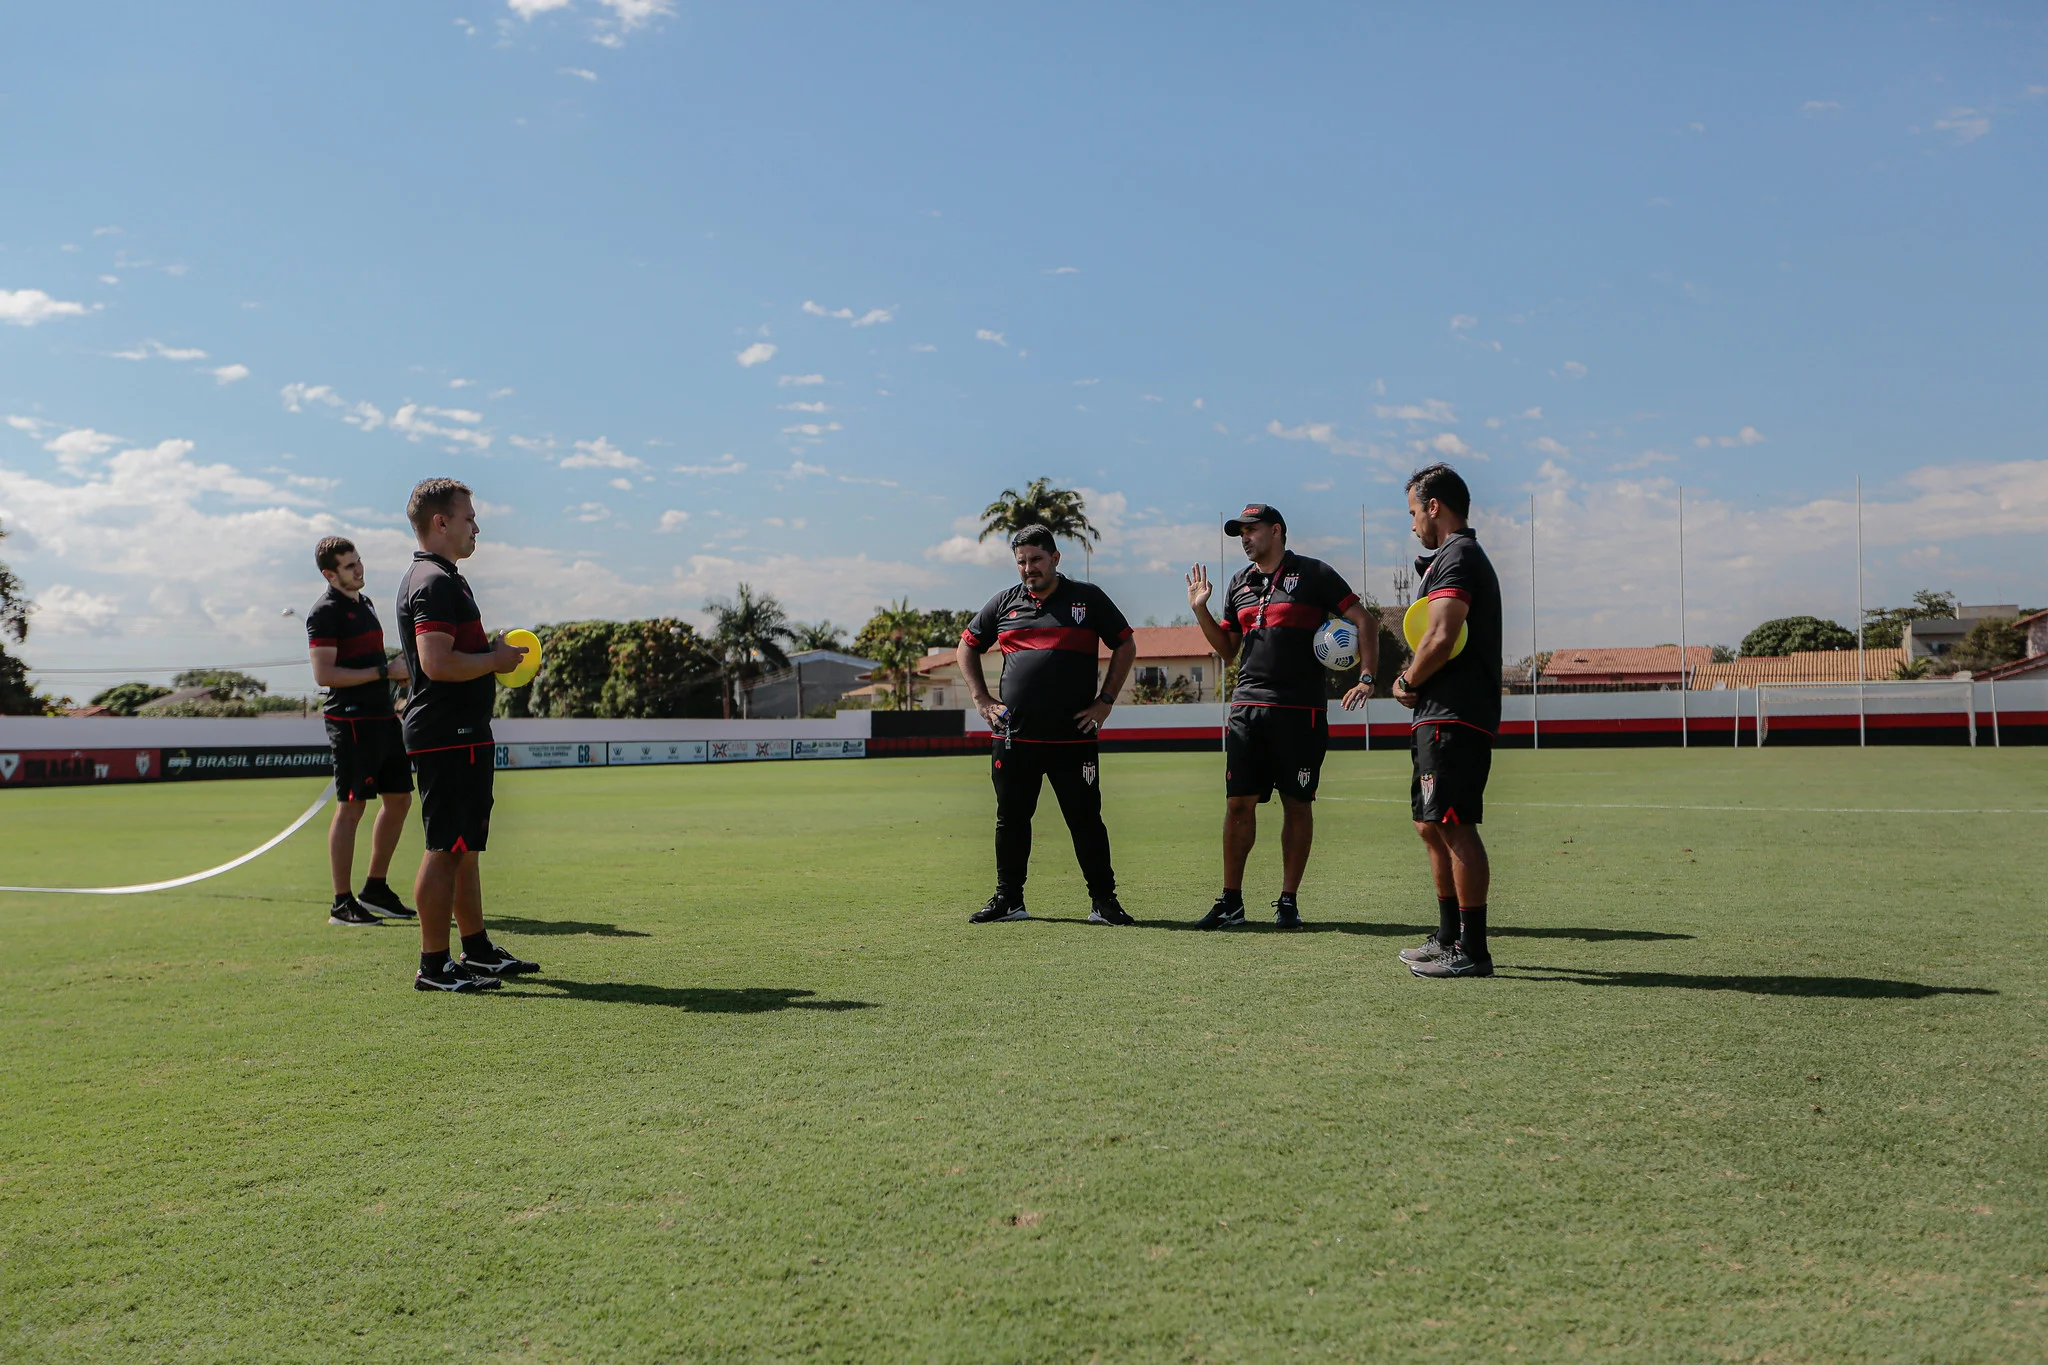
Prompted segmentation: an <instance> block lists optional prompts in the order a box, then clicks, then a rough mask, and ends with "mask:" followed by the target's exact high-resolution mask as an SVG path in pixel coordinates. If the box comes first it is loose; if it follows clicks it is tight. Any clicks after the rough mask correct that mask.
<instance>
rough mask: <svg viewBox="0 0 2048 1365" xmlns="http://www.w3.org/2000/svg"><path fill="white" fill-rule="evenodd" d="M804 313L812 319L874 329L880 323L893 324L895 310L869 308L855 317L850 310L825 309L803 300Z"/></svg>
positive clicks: (822, 306) (817, 304)
mask: <svg viewBox="0 0 2048 1365" xmlns="http://www.w3.org/2000/svg"><path fill="white" fill-rule="evenodd" d="M804 311H805V312H806V313H809V314H810V315H811V316H813V317H820V318H838V319H839V320H840V321H842V322H849V323H851V324H852V325H853V326H855V327H874V326H876V325H878V324H880V323H884V322H894V321H895V320H896V310H895V309H894V308H870V309H868V311H867V312H865V313H862V314H860V315H859V316H857V317H856V316H855V315H854V311H853V310H852V309H851V308H827V307H825V305H824V304H822V303H815V302H813V301H811V300H810V299H805V300H804Z"/></svg>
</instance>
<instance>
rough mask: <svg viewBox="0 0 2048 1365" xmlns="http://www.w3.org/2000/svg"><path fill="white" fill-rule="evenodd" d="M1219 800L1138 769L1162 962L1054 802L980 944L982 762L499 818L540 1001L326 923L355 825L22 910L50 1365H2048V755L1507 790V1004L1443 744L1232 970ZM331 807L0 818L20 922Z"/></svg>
mask: <svg viewBox="0 0 2048 1365" xmlns="http://www.w3.org/2000/svg"><path fill="white" fill-rule="evenodd" d="M1220 776H1221V774H1220V772H1219V771H1218V770H1217V763H1216V760H1215V759H1214V757H1213V756H1211V755H1202V754H1185V755H1111V756H1110V757H1109V758H1108V759H1107V760H1106V761H1105V783H1106V791H1107V794H1108V804H1109V821H1110V829H1111V833H1112V836H1113V837H1114V838H1115V840H1116V846H1117V855H1118V865H1119V870H1120V873H1121V875H1122V878H1123V886H1124V899H1125V903H1126V905H1127V906H1128V907H1129V908H1130V909H1131V911H1132V912H1133V913H1134V914H1136V915H1137V916H1138V917H1139V918H1140V919H1141V920H1145V921H1148V923H1147V924H1146V925H1145V926H1144V927H1141V928H1136V929H1122V930H1118V929H1105V928H1098V927H1091V926H1088V925H1086V924H1084V923H1082V922H1081V921H1082V918H1083V916H1084V915H1085V914H1086V910H1087V903H1086V899H1085V897H1084V895H1083V894H1082V891H1081V887H1080V884H1079V880H1078V877H1077V876H1076V874H1075V872H1074V869H1073V859H1072V854H1071V851H1070V849H1069V848H1068V847H1067V845H1066V839H1065V831H1064V829H1063V827H1062V826H1061V825H1060V824H1059V821H1058V817H1057V813H1056V810H1055V809H1054V808H1053V805H1052V802H1051V798H1050V794H1049V793H1048V796H1047V799H1046V802H1045V804H1044V806H1043V807H1042V808H1041V811H1040V817H1039V832H1040V840H1039V851H1038V859H1037V870H1038V875H1037V876H1036V877H1035V878H1034V880H1033V881H1032V883H1031V904H1032V909H1033V914H1034V915H1035V916H1039V917H1041V918H1039V919H1037V920H1035V921H1034V922H1032V923H1027V924H1008V925H992V926H985V927H970V926H969V925H967V924H966V923H965V916H966V914H967V913H968V912H969V911H970V910H972V909H974V908H975V907H976V906H978V905H979V903H980V902H981V900H982V899H983V897H984V896H986V894H987V892H988V890H989V889H990V883H991V879H992V874H991V871H990V854H989V838H988V831H989V825H990V822H991V819H992V810H993V805H992V798H991V796H990V793H989V790H988V780H987V771H986V767H985V761H983V760H973V759H932V760H893V761H887V762H879V761H877V762H865V763H859V762H842V763H817V764H787V763H785V764H764V765H760V766H737V765H736V766H732V767H722V768H716V769H711V768H703V767H698V768H668V769H660V768H648V769H619V770H609V771H607V770H595V771H588V772H541V773H516V774H504V775H501V776H500V779H499V788H498V790H499V806H498V811H499V817H498V820H497V822H496V828H495V829H494V831H493V841H492V849H491V852H490V853H489V854H488V855H487V857H486V869H487V871H486V891H487V897H488V900H489V905H490V907H491V911H492V914H491V918H492V922H493V925H494V928H495V929H496V931H497V933H498V934H499V936H500V937H501V938H502V939H503V940H504V941H506V942H507V943H509V944H511V945H513V946H514V947H515V948H517V949H518V950H519V951H521V952H523V953H524V954H526V955H527V956H531V957H535V958H538V959H539V960H540V961H541V963H542V965H543V967H544V974H543V975H542V977H541V978H540V979H537V980H531V981H529V982H528V983H526V984H524V985H521V986H517V987H513V988H509V989H507V990H505V991H503V992H501V993H499V994H498V995H495V996H482V997H448V996H427V995H418V994H415V993H414V992H413V991H412V990H411V989H410V976H411V972H412V968H413V965H414V962H415V956H414V954H415V951H416V947H417V943H416V939H415V937H414V935H413V934H412V933H411V932H410V931H409V930H406V929H400V928H389V927H382V928H376V929H366V930H343V929H331V928H328V927H327V925H326V923H325V901H326V872H325V858H324V847H323V842H322V840H321V838H320V837H318V830H319V829H320V828H321V827H322V826H324V817H323V818H322V820H321V821H319V822H317V823H316V825H315V826H314V827H313V828H309V829H308V830H306V831H304V832H302V833H301V834H300V835H298V836H297V837H296V838H294V839H293V840H292V841H290V842H289V843H287V844H286V845H284V846H283V847H281V848H280V849H278V850H277V851H276V852H275V853H273V854H271V855H270V856H268V857H267V858H265V859H262V860H260V861H258V862H256V863H254V864H252V865H250V866H247V867H244V868H242V869H239V870H237V871H235V872H232V873H229V874H227V875H226V876H224V877H222V878H219V879H216V880H214V881H212V882H208V883H204V884H201V885H199V886H195V887H191V888H187V889H184V890H182V891H177V892H172V893H165V894H160V895H153V896H142V897H130V898H112V899H102V898H89V897H54V896H46V897H36V896H22V895H0V1358H4V1359H6V1360H8V1361H60V1360H61V1361H77V1360H170V1359H185V1360H205V1361H228V1360H248V1361H288V1360H308V1361H324V1360H351V1361H355V1360H393V1361H397V1360H419V1359H424V1358H429V1357H431V1358H436V1359H439V1358H448V1359H471V1358H477V1359H500V1360H512V1361H525V1360H533V1361H607V1362H609V1361H672V1360H719V1359H776V1358H793V1357H809V1358H817V1359H825V1360H894V1359H917V1360H926V1359H931V1360H959V1361H1041V1360H1043V1361H1068V1360H1104V1361H1110V1360H1114V1361H1144V1360H1159V1361H1169V1360H1171V1361H1178V1360H1189V1361H1202V1360H1215V1361H1223V1360H1270V1359H1292V1358H1296V1357H1301V1358H1327V1359H1345V1360H1356V1359H1370V1358H1380V1357H1390V1356H1391V1357H1402V1358H1411V1357H1412V1358H1441V1359H1447V1360H1469V1359H1474V1358H1480V1357H1487V1358H1503V1357H1506V1356H1509V1355H1512V1356H1514V1357H1515V1358H1517V1359H1526V1358H1535V1359H1554V1358H1568V1357H1617V1358H1618V1357H1627V1358H1630V1359H1679V1360H1714V1361H1721V1360H1772V1361H1794V1360H1814V1361H1839V1360H1860V1359H1885V1360H1929V1361H1984V1360H2032V1359H2040V1358H2042V1357H2043V1356H2044V1355H2048V1222H2044V1219H2043V1216H2042V1215H2043V1197H2044V1193H2048V1137H2044V1120H2043V1116H2044V1113H2048V1103H2044V1102H2048V1087H2044V1085H2043V1074H2044V1061H2043V1054H2044V1051H2048V1011H2044V1004H2048V1001H2044V989H2043V987H2044V974H2043V965H2044V963H2048V951H2044V950H2048V934H2044V917H2043V914H2042V899H2043V889H2044V886H2048V874H2044V871H2043V869H2044V867H2048V862H2044V858H2043V846H2044V840H2043V834H2044V830H2048V815H2044V814H2043V813H2042V812H2043V811H2044V810H2048V765H2044V763H2043V755H2042V753H2041V752H2040V751H2027V750H2005V751H2001V752H1994V751H1990V750H1976V751H1970V750H1960V749H1889V750H1885V749H1874V750H1870V751H1867V752H1857V751H1854V750H1840V751H1829V750H1803V751H1802V750H1786V751H1768V750H1767V751H1765V752H1763V753H1755V752H1749V751H1745V752H1742V753H1740V754H1730V753H1728V752H1725V751H1718V750H1716V751H1705V752H1698V751H1696V752H1693V753H1689V754H1681V753H1677V752H1672V751H1640V752H1638V751H1616V752H1602V751H1577V752H1554V751H1553V752H1545V753H1542V754H1529V753H1503V754H1502V755H1501V756H1500V758H1499V761H1498V764H1497V766H1496V769H1495V777H1494V782H1493V787H1492V791H1491V794H1490V795H1491V805H1492V809H1491V810H1490V811H1489V816H1490V820H1489V823H1488V824H1487V826H1486V832H1487V836H1488V839H1489V842H1490V843H1491V846H1492V848H1493V852H1494V859H1495V889H1494V895H1493V920H1494V923H1495V926H1496V928H1495V939H1494V954H1495V958H1496V960H1497V962H1498V963H1499V964H1500V967H1501V972H1500V975H1499V976H1497V977H1496V978H1494V979H1492V980H1490V981H1461V982H1425V981H1417V980H1415V979H1413V978H1411V977H1410V976H1409V975H1408V973H1407V972H1406V971H1405V970H1403V969H1402V968H1401V967H1400V965H1399V964H1398V963H1397V962H1396V961H1395V958H1394V953H1395V951H1396V950H1397V949H1399V948H1401V947H1403V946H1406V945H1407V944H1408V943H1410V942H1412V941H1415V940H1416V939H1418V938H1419V937H1420V935H1421V934H1422V933H1423V932H1424V930H1425V928H1426V927H1427V926H1428V925H1429V924H1430V923H1431V922H1432V921H1433V916H1434V902H1433V900H1432V898H1431V894H1430V892H1429V888H1428V885H1427V881H1426V872H1425V868H1424V864H1423V860H1422V856H1421V852H1420V849H1419V846H1418V844H1417V841H1416V839H1415V837H1414V834H1413V831H1412V830H1411V829H1410V827H1409V826H1408V824H1407V822H1406V812H1405V798H1406V792H1407V769H1406V756H1405V755H1404V754H1372V755H1366V754H1358V753H1344V754H1338V755H1335V756H1333V758H1332V760H1331V763H1330V767H1329V771H1328V775H1327V776H1326V779H1325V786H1324V793H1325V796H1326V798H1328V799H1327V800H1326V801H1325V802H1324V803H1322V804H1321V805H1320V806H1319V807H1318V810H1319V818H1320V822H1321V823H1320V827H1319V830H1318V839H1319V843H1318V846H1317V851H1316V856H1315V860H1314V862H1313V864H1312V866H1311V868H1310V874H1309V882H1308V885H1307V886H1306V888H1305V889H1304V895H1303V910H1304V914H1305V915H1306V916H1307V917H1308V918H1309V919H1310V920H1312V921H1313V922H1314V923H1313V925H1312V931H1311V932H1304V933H1299V934H1283V933H1279V932H1276V931H1273V930H1271V929H1270V928H1252V929H1246V930H1242V931H1237V932H1233V933H1228V934H1221V935H1215V934H1201V933H1191V932H1183V931H1180V928H1179V926H1180V925H1182V924H1184V923H1185V922H1186V921H1187V920H1190V919H1192V918H1194V917H1195V916H1196V915H1198V914H1200V913H1201V912H1202V911H1203V910H1204V909H1205V908H1206V907H1207V904H1208V901H1209V898H1210V896H1211V895H1212V894H1213V892H1214V889H1215V886H1216V883H1217V875H1218V874H1217V868H1218V858H1217V849H1216V843H1217V832H1218V826H1219V824H1220V818H1221V798H1220ZM312 791H313V788H312V785H311V784H310V783H304V782H285V781H259V782H228V783H216V784H193V785H189V786H181V787H155V788H128V789H111V790H77V789H74V790H56V791H42V792H20V791H17V792H8V793H4V794H0V881H4V882H28V883H35V884H61V885H93V884H105V883H109V882H128V881H139V880H146V879H152V878H157V877H165V876H171V875H176V874H178V873H182V872H187V871H191V870H195V869H197V868H199V867H204V866H208V865H211V864H212V863H215V862H218V861H221V860H223V859H225V858H227V857H229V856H231V855H233V854H235V853H239V852H241V851H243V850H244V849H247V848H249V847H251V846H253V845H254V844H256V843H258V842H260V841H261V840H262V839H263V838H265V837H267V836H268V835H269V834H271V833H273V832H275V831H276V830H277V829H279V828H280V827H282V826H283V825H284V824H285V823H286V822H287V821H288V820H289V819H290V818H291V817H292V816H293V815H295V814H296V813H297V812H298V811H299V810H301V809H302V808H303V807H304V805H305V803H306V802H307V801H308V800H309V799H310V798H311V796H312ZM1837 807H1849V808H1855V810H1854V812H1853V813H1843V812H1841V811H1838V810H1831V809H1827V808H1837ZM1730 808H1734V809H1730ZM1876 808H1884V810H1885V811H1897V810H1900V809H1904V808H1914V809H1920V810H1930V809H1941V810H1944V811H1946V810H1952V809H1953V810H1963V811H1973V812H1984V811H1997V812H1999V813H1976V814H1949V813H1938V814H1924V813H1923V814H1913V813H1877V812H1876ZM1265 832H1266V835H1267V838H1266V840H1265V842H1264V843H1262V844H1261V846H1260V848H1259V850H1258V852H1257V853H1255V854H1254V860H1253V877H1252V880H1251V884H1250V886H1249V887H1248V889H1247V897H1248V899H1249V900H1251V901H1252V902H1253V903H1254V904H1255V905H1256V906H1260V907H1263V905H1264V904H1265V902H1266V901H1269V900H1270V899H1271V898H1272V896H1273V895H1274V894H1275V892H1276V891H1277V845H1278V829H1277V823H1274V822H1269V823H1268V825H1267V828H1266V831H1265ZM417 848H418V842H417V830H416V826H415V831H414V833H413V834H412V835H410V836H409V838H408V842H407V844H406V845H405V846H404V847H403V848H402V850H401V853H400V858H399V864H398V868H399V870H400V871H401V872H402V873H404V874H405V875H406V880H408V881H409V876H410V870H411V868H412V867H413V866H414V865H415V863H416V860H417ZM394 880H397V878H394Z"/></svg>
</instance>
